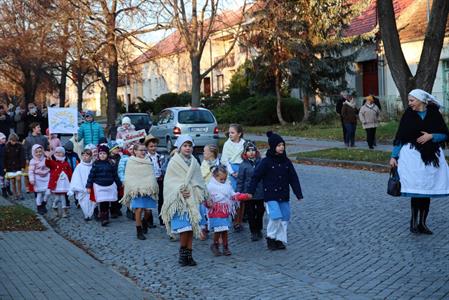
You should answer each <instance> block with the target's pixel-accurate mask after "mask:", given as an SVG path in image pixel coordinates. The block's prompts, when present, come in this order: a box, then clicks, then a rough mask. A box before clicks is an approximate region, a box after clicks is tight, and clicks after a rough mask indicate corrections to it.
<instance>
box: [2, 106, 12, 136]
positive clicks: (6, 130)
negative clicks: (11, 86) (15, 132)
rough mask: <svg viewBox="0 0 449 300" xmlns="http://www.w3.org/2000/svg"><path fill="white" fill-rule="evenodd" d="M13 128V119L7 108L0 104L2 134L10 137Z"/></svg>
mask: <svg viewBox="0 0 449 300" xmlns="http://www.w3.org/2000/svg"><path fill="white" fill-rule="evenodd" d="M12 126H13V124H12V119H11V117H10V116H9V115H8V114H7V111H6V110H5V107H4V106H3V105H1V104H0V132H1V133H3V134H4V135H5V136H7V137H9V134H10V133H11V127H12Z"/></svg>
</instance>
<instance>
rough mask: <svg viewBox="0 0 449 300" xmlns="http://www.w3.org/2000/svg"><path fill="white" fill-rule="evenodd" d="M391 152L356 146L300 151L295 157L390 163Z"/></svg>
mask: <svg viewBox="0 0 449 300" xmlns="http://www.w3.org/2000/svg"><path fill="white" fill-rule="evenodd" d="M390 155H391V152H386V151H379V150H367V149H356V148H330V149H323V150H316V151H309V152H299V153H296V154H294V155H292V156H293V157H297V158H298V159H301V158H319V159H332V160H341V161H361V162H368V163H375V164H383V165H386V164H388V161H389V160H390Z"/></svg>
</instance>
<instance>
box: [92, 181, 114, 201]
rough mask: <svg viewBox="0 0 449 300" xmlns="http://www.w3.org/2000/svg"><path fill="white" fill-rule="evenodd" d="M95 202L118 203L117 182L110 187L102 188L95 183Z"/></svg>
mask: <svg viewBox="0 0 449 300" xmlns="http://www.w3.org/2000/svg"><path fill="white" fill-rule="evenodd" d="M94 193H95V201H96V202H97V203H98V202H108V201H117V185H116V184H115V182H114V183H113V184H111V185H109V186H101V185H98V184H96V183H94Z"/></svg>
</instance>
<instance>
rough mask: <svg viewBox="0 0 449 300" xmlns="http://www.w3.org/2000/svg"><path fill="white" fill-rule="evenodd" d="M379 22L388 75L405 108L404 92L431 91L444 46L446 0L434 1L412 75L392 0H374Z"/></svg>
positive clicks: (447, 4)
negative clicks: (419, 89)
mask: <svg viewBox="0 0 449 300" xmlns="http://www.w3.org/2000/svg"><path fill="white" fill-rule="evenodd" d="M377 11H378V14H379V25H380V32H381V37H382V42H383V45H384V48H385V56H386V58H387V60H388V64H389V66H390V68H389V69H390V71H391V75H392V77H393V80H394V82H395V84H396V87H397V89H398V90H399V94H400V95H401V99H402V103H403V104H404V107H407V105H408V103H407V95H408V93H409V92H410V90H412V89H414V88H422V89H423V90H426V91H428V92H432V88H433V84H434V81H435V77H436V73H437V69H438V64H439V59H438V58H439V57H440V54H441V49H442V47H443V41H444V36H445V32H446V23H447V20H448V14H449V1H447V0H433V2H432V9H431V11H430V19H429V22H428V24H427V28H426V34H425V38H424V45H423V50H422V52H421V57H420V59H419V64H418V70H417V71H416V74H415V76H413V75H412V72H411V71H410V68H409V66H408V64H407V61H406V60H405V57H404V53H403V52H402V48H401V41H400V39H399V33H398V29H397V26H396V17H395V13H394V7H393V2H392V0H377Z"/></svg>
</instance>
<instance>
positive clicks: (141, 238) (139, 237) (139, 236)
mask: <svg viewBox="0 0 449 300" xmlns="http://www.w3.org/2000/svg"><path fill="white" fill-rule="evenodd" d="M136 230H137V238H138V239H139V240H146V239H147V238H146V237H145V236H144V235H143V230H142V226H136Z"/></svg>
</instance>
